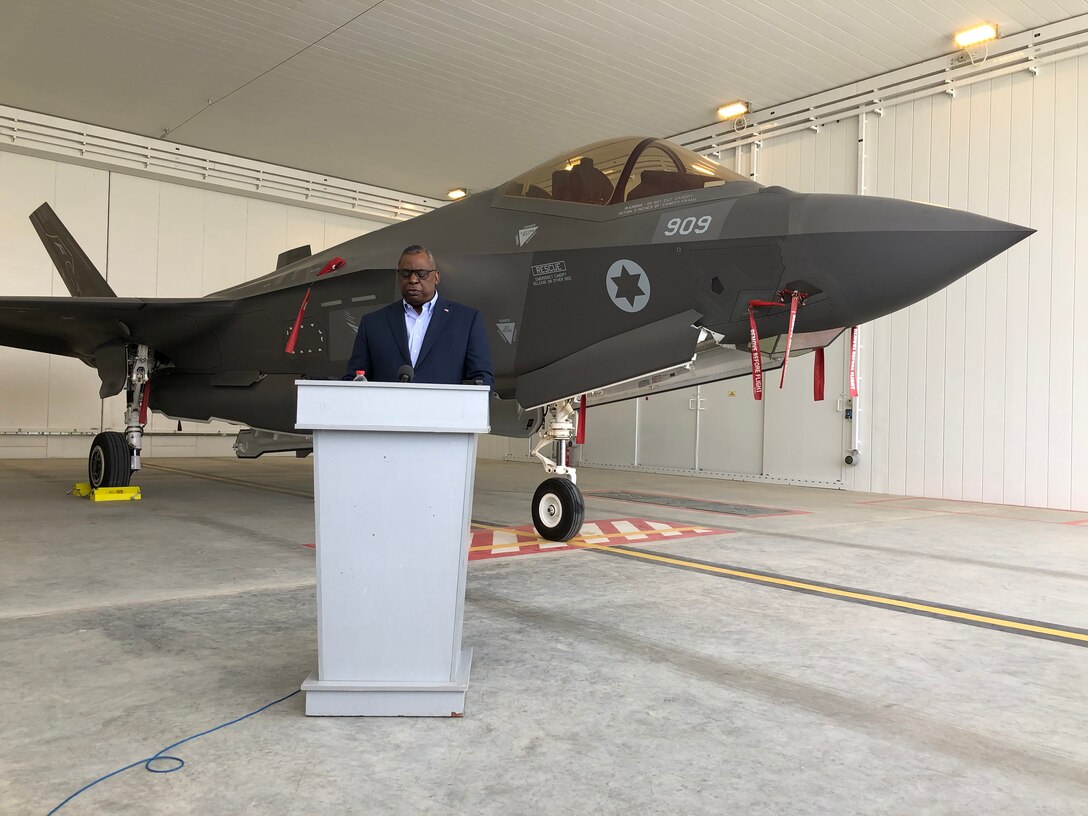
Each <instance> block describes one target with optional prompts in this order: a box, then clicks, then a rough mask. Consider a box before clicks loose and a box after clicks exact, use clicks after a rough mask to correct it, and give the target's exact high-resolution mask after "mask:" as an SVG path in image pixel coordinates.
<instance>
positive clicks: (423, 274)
mask: <svg viewBox="0 0 1088 816" xmlns="http://www.w3.org/2000/svg"><path fill="white" fill-rule="evenodd" d="M434 271H435V270H433V269H398V270H397V274H399V275H400V276H401V277H402V278H403V279H404V280H408V278H410V277H412V275H415V276H416V277H417V278H419V279H420V280H421V281H425V280H427V278H429V277H430V276H431V273H432V272H434Z"/></svg>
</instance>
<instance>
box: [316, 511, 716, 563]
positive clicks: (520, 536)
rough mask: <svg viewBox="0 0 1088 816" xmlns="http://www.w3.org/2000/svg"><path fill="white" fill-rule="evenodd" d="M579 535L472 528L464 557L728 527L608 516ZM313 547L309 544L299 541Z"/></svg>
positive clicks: (576, 547)
mask: <svg viewBox="0 0 1088 816" xmlns="http://www.w3.org/2000/svg"><path fill="white" fill-rule="evenodd" d="M579 532H580V534H579V535H578V536H576V537H575V538H572V539H571V540H570V541H548V540H547V539H543V538H541V537H540V536H538V535H537V533H536V529H535V528H534V527H533V525H531V524H526V525H524V526H521V527H498V528H495V529H480V528H478V527H477V528H473V530H472V541H471V542H470V543H469V550H468V560H469V561H479V560H481V559H484V558H504V557H508V556H511V555H536V554H539V553H546V552H557V551H559V550H580V549H582V548H584V547H602V546H603V547H607V546H615V545H618V544H644V543H646V542H648V541H663V540H665V539H679V538H699V537H702V536H709V535H725V534H726V533H730V532H732V530H720V529H716V528H714V527H700V526H697V525H684V524H666V523H665V522H663V521H648V520H647V519H608V520H606V521H587V522H586V523H585V524H583V525H582V529H581V530H580V531H579ZM302 546H304V547H310V548H313V547H314V545H313V544H303V545H302Z"/></svg>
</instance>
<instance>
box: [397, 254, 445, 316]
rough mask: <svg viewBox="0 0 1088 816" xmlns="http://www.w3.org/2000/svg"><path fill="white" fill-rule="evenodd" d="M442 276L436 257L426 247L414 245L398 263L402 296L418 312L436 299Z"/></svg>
mask: <svg viewBox="0 0 1088 816" xmlns="http://www.w3.org/2000/svg"><path fill="white" fill-rule="evenodd" d="M439 277H440V275H439V272H438V269H437V264H435V262H434V255H432V254H431V251H430V250H429V249H427V247H425V246H420V245H419V244H413V245H412V246H410V247H408V248H406V249H405V250H404V252H402V253H401V256H400V261H399V262H398V263H397V280H398V281H399V283H400V294H401V297H403V298H404V300H405V302H406V303H407V304H408V305H409V306H414V307H416V309H417V310H418V309H419V308H420V307H422V306H423V304H424V303H426V302H427V301H428V300H430V299H431V298H433V297H434V292H435V289H437V288H438V279H439Z"/></svg>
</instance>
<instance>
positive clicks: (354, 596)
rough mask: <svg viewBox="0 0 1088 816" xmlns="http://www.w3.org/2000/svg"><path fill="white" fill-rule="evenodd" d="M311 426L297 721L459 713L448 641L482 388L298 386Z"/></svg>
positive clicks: (464, 683) (458, 612)
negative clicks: (309, 541) (307, 613)
mask: <svg viewBox="0 0 1088 816" xmlns="http://www.w3.org/2000/svg"><path fill="white" fill-rule="evenodd" d="M296 385H297V386H298V415H297V422H296V426H295V427H296V428H299V429H307V430H312V431H313V437H314V507H315V514H316V521H317V653H318V656H317V671H316V672H313V673H311V674H310V676H309V677H308V678H306V681H305V682H304V683H303V684H302V690H303V691H304V692H305V693H306V714H307V715H311V716H408V717H413V716H415V717H449V716H456V715H460V714H462V713H463V712H464V710H465V693H466V692H467V691H468V678H469V669H470V666H471V663H472V650H471V649H462V647H461V624H462V620H463V617H464V603H465V571H466V568H467V566H468V528H469V522H470V520H471V513H472V487H473V479H474V477H475V474H476V434H479V433H486V432H487V431H488V402H489V397H490V389H489V388H488V387H487V386H465V385H425V384H415V383H407V384H402V383H370V382H341V381H311V380H299V381H297V382H296Z"/></svg>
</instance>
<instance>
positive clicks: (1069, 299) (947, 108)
mask: <svg viewBox="0 0 1088 816" xmlns="http://www.w3.org/2000/svg"><path fill="white" fill-rule="evenodd" d="M858 133H859V127H858V119H857V117H850V118H846V119H843V120H841V121H840V122H837V123H831V124H827V125H823V126H821V127H819V128H818V129H817V130H814V131H813V130H806V131H802V132H800V133H793V134H790V135H786V136H782V137H779V138H775V139H765V140H764V141H763V143H762V147H761V148H760V149H759V150H758V156H757V157H756V159H755V162H756V164H755V169H756V171H757V180H758V181H760V182H761V183H763V184H781V185H783V186H785V187H789V188H791V189H794V190H798V191H802V192H857V191H858V190H859V187H858V177H857V176H858V162H857V158H858V155H857V151H858V149H859V142H858V141H857V138H858ZM860 149H864V151H865V165H864V166H865V171H864V173H865V174H864V179H863V183H864V190H865V192H866V193H867V194H870V195H880V196H889V197H893V198H902V199H912V200H916V201H927V202H931V203H934V204H942V205H947V206H950V207H955V208H959V209H964V210H970V211H972V212H976V213H980V214H983V215H988V216H992V217H994V218H1000V219H1003V220H1008V221H1012V222H1014V223H1017V224H1023V225H1026V226H1030V227H1033V228H1035V229H1036V230H1038V232H1037V233H1036V235H1034V236H1032V237H1031V238H1030V239H1029V240H1027V241H1025V242H1022V243H1021V244H1019V245H1017V246H1016V247H1014V248H1013V249H1011V250H1009V251H1008V252H1006V253H1004V254H1003V255H1001V256H999V257H998V258H995V259H994V260H993V261H991V262H989V263H988V264H986V265H985V266H983V267H980V268H979V269H977V270H975V271H974V272H972V273H971V274H970V275H968V276H967V277H966V278H964V279H962V280H960V281H957V282H956V283H954V284H953V285H951V286H949V287H948V288H947V289H945V290H943V291H941V292H938V293H937V294H935V295H933V296H932V297H930V298H928V299H926V300H925V301H922V302H921V303H917V304H915V305H913V306H911V307H910V308H908V309H904V310H903V311H900V312H897V313H895V314H893V315H889V316H887V317H884V318H881V319H880V320H877V321H875V322H873V323H871V324H868V325H866V326H863V327H862V329H861V337H862V351H861V372H860V374H861V397H860V403H859V421H860V423H861V426H860V429H861V458H860V464H859V465H857V466H856V467H853V468H850V467H845V468H844V469H843V483H844V486H845V487H847V488H851V489H855V490H863V491H872V492H879V493H892V494H899V495H918V496H929V497H935V498H947V499H964V500H972V501H985V502H998V503H1004V504H1020V505H1029V506H1039V507H1052V508H1075V509H1088V427H1086V426H1085V424H1084V423H1083V422H1079V421H1078V420H1077V418H1078V417H1084V416H1088V314H1086V313H1085V306H1086V305H1088V303H1086V300H1088V57H1083V56H1082V57H1076V58H1071V59H1066V60H1063V61H1060V62H1055V63H1052V64H1049V65H1044V66H1041V67H1040V69H1039V72H1038V74H1037V75H1034V74H1032V73H1031V72H1029V71H1027V70H1025V71H1020V72H1018V73H1014V74H1011V75H1006V76H1001V77H998V78H995V79H992V80H988V81H985V82H979V83H976V84H974V85H970V86H967V87H964V88H961V89H958V90H957V92H956V94H955V96H954V97H953V96H950V95H948V94H943V93H942V94H937V95H934V96H929V97H925V98H922V99H917V100H914V101H910V102H905V103H902V104H899V105H894V106H888V107H886V108H885V109H884V111H883V115H877V114H872V113H870V114H868V116H867V119H866V128H865V140H864V145H863V146H861V148H860ZM722 160H723V161H724V162H726V163H727V164H731V163H734V162H736V163H737V167H738V169H741V170H742V171H744V172H749V171H750V170H751V169H752V165H751V162H752V158H751V148H750V147H748V146H745V147H744V148H742V152H741V155H740V156H739V158H738V157H737V156H736V155H735V151H729V152H727V153H725V154H723V156H722ZM829 390H830V389H829ZM795 410H796V411H797V413H798V416H800V415H802V414H803V412H805V411H806V410H809V409H808V408H807V406H805V405H803V404H797V405H796V406H795ZM768 441H771V440H768Z"/></svg>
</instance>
